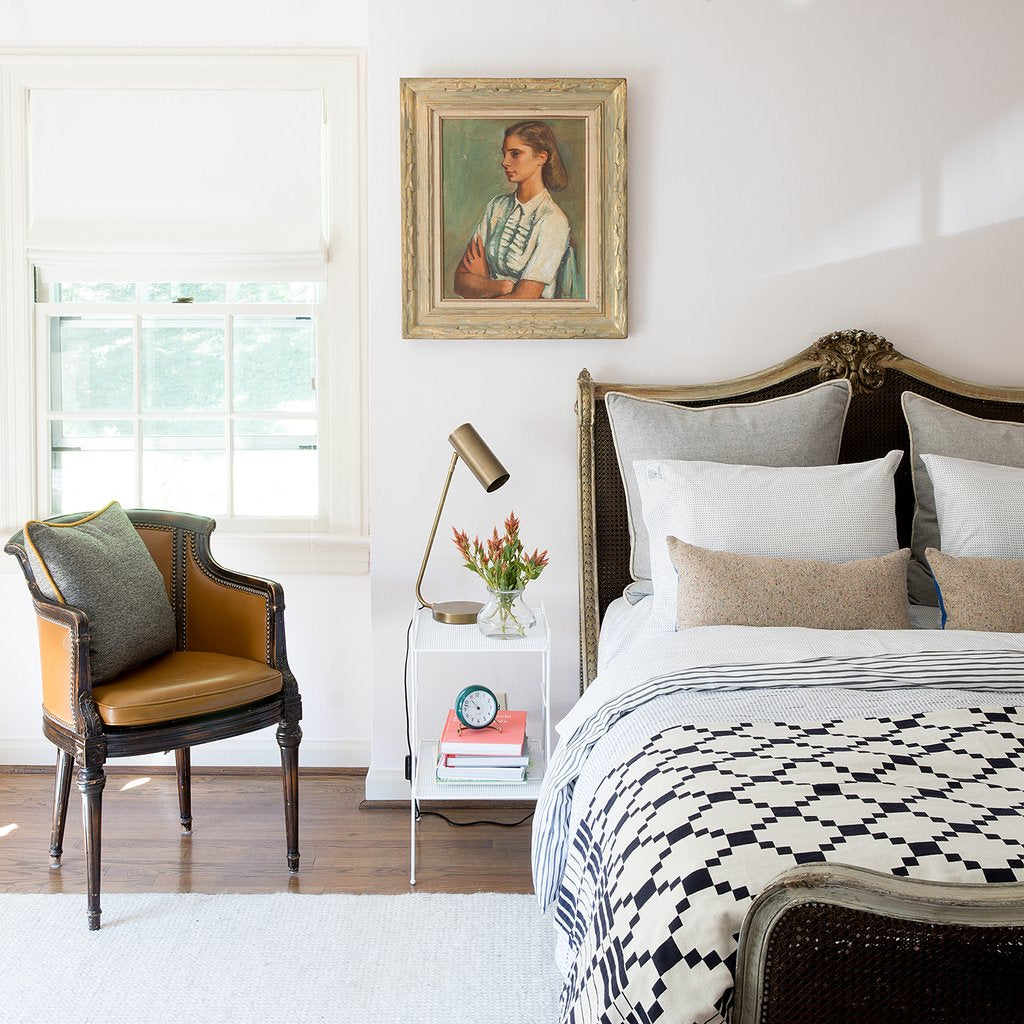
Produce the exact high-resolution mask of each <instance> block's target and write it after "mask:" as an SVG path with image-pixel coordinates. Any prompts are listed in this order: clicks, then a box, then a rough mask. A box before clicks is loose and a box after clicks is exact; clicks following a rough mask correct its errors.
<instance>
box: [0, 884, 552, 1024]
mask: <svg viewBox="0 0 1024 1024" xmlns="http://www.w3.org/2000/svg"><path fill="white" fill-rule="evenodd" d="M102 903H103V927H102V928H101V929H100V931H98V932H90V931H89V930H88V928H87V926H86V918H85V897H84V896H82V895H47V896H37V895H18V894H0V1020H3V1021H4V1024H52V1022H53V1021H59V1020H64V1019H67V1020H74V1021H75V1022H76V1024H99V1022H101V1021H102V1022H104V1024H150V1022H153V1024H156V1022H159V1024H166V1022H167V1021H172V1020H178V1021H196V1022H203V1024H207V1022H209V1024H234V1022H238V1024H262V1022H264V1021H266V1022H271V1021H273V1022H275V1024H293V1022H294V1024H319V1022H330V1024H378V1022H379V1024H384V1022H387V1024H393V1022H394V1024H419V1022H423V1024H427V1022H429V1024H499V1022H500V1024H548V1022H550V1024H555V1022H556V1021H557V1019H558V1012H557V1011H558V991H559V987H560V985H559V977H558V973H557V971H556V969H555V967H554V954H553V945H554V935H553V932H552V929H551V925H550V923H549V922H548V921H546V920H545V919H544V918H542V917H541V914H540V911H539V910H538V908H537V903H536V900H535V899H534V897H532V896H517V895H498V894H493V893H474V894H470V895H458V896H456V895H438V894H434V893H413V894H409V895H402V896H346V895H329V896H300V895H294V894H290V893H277V894H274V895H253V896H249V895H221V896H204V895H199V894H187V895H168V894H153V895H116V894H109V895H108V894H104V895H103V898H102Z"/></svg>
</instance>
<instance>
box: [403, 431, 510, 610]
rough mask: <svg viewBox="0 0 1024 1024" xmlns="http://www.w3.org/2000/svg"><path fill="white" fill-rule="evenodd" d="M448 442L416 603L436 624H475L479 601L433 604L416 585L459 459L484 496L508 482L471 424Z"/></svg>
mask: <svg viewBox="0 0 1024 1024" xmlns="http://www.w3.org/2000/svg"><path fill="white" fill-rule="evenodd" d="M448 441H449V443H450V444H451V446H452V448H454V449H455V451H454V452H452V461H451V462H450V463H449V464H448V475H447V476H446V477H445V480H444V488H443V489H442V490H441V500H440V501H439V502H438V503H437V512H436V514H435V515H434V525H433V526H432V527H431V528H430V537H429V538H428V540H427V550H426V551H424V552H423V562H422V563H421V564H420V574H419V576H417V577H416V600H417V601H419V603H420V604H421V605H423V607H424V608H429V609H430V610H431V612H432V613H433V616H434V619H435V620H436V621H438V622H449V623H453V624H459V625H465V624H466V623H470V622H476V616H477V613H478V612H479V611H480V609H481V608H483V604H482V603H481V602H479V601H440V602H435V603H431V602H430V601H425V600H424V599H423V595H422V594H421V593H420V585H421V584H422V583H423V574H424V573H425V572H426V571H427V559H429V558H430V549H431V547H433V545H434V535H435V534H436V533H437V524H438V523H439V522H440V521H441V511H442V510H443V509H444V502H445V498H447V497H448V486H449V484H451V482H452V474H453V473H454V472H455V464H456V463H457V462H458V461H459V456H461V457H462V461H463V462H465V463H466V465H467V466H469V468H470V470H472V473H473V476H475V477H476V478H477V480H479V481H480V486H481V487H482V488H483V489H484V490H485V491H487V492H488V493H490V492H491V491H496V490H497V489H498V488H499V487H500V486H501V485H502V484H503V483H504V482H505V481H506V480H507V479H508V470H507V469H505V467H504V466H503V465H502V464H501V463H500V462H499V461H498V459H497V457H496V456H495V454H494V452H492V451H491V449H490V448H488V447H487V444H486V442H485V441H484V439H483V438H482V437H481V436H480V435H479V434H478V433H477V432H476V430H475V429H474V427H473V425H472V424H471V423H463V424H462V426H461V427H456V428H455V429H454V430H453V431H452V432H451V433H450V434H449V435H448Z"/></svg>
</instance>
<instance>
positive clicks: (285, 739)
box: [277, 722, 302, 872]
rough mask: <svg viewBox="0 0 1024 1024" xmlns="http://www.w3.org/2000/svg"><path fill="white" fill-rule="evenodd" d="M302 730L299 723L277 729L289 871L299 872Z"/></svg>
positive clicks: (285, 724) (287, 724) (280, 726)
mask: <svg viewBox="0 0 1024 1024" xmlns="http://www.w3.org/2000/svg"><path fill="white" fill-rule="evenodd" d="M301 741H302V730H301V729H300V728H299V723H298V722H287V723H286V722H282V723H281V724H280V725H279V726H278V727H277V742H278V745H279V746H280V748H281V778H282V781H283V783H284V824H285V832H286V833H287V837H288V870H289V871H292V872H295V871H298V870H299V743H300V742H301Z"/></svg>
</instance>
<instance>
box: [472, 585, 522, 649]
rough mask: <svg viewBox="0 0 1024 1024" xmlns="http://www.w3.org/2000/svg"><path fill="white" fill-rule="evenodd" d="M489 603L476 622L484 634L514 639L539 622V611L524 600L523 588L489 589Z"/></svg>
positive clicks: (482, 609) (481, 610)
mask: <svg viewBox="0 0 1024 1024" xmlns="http://www.w3.org/2000/svg"><path fill="white" fill-rule="evenodd" d="M487 594H488V598H487V604H485V605H484V606H483V608H481V609H480V613H479V614H478V615H477V617H476V624H477V627H478V628H479V630H480V632H481V633H483V635H484V636H493V637H498V638H502V639H509V640H513V639H515V638H516V637H521V636H526V634H527V633H528V632H529V631H530V630H531V629H532V628H533V627H534V626H535V625H536V624H537V613H536V612H535V611H534V610H533V609H532V608H531V607H530V606H529V605H528V604H527V603H526V602H525V601H524V600H523V591H522V590H491V589H490V588H488V590H487Z"/></svg>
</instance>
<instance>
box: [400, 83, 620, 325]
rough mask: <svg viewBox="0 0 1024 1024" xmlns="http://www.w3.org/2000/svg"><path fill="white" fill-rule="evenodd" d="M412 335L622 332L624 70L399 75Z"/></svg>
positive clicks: (406, 293)
mask: <svg viewBox="0 0 1024 1024" xmlns="http://www.w3.org/2000/svg"><path fill="white" fill-rule="evenodd" d="M402 289H403V294H402V333H403V336H404V337H406V338H624V337H626V81H625V79H623V78H513V79H507V78H506V79H496V78H406V79H403V80H402Z"/></svg>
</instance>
